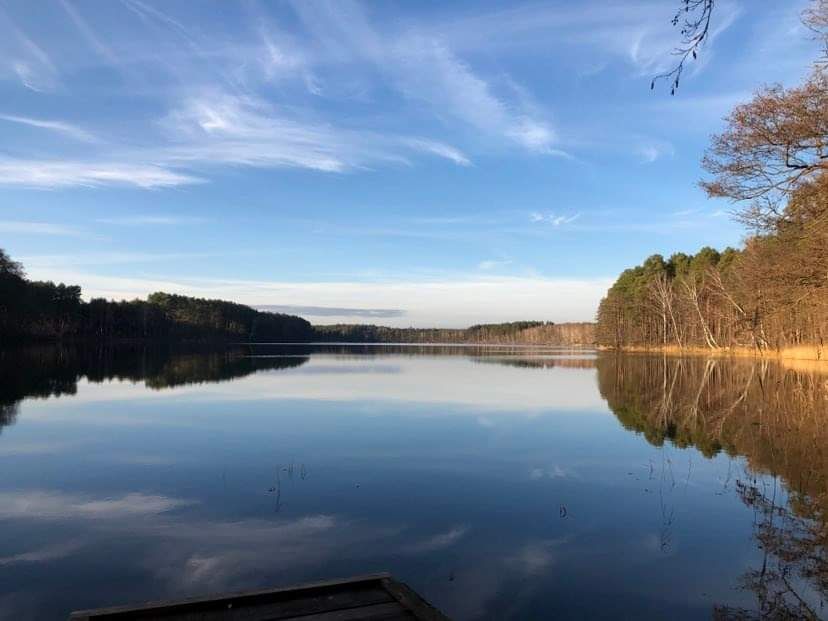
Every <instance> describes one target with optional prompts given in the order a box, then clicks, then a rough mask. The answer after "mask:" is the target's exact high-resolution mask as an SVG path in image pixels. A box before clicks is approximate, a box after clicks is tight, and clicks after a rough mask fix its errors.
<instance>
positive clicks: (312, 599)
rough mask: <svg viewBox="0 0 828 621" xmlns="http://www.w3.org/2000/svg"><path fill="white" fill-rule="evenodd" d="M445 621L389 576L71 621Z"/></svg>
mask: <svg viewBox="0 0 828 621" xmlns="http://www.w3.org/2000/svg"><path fill="white" fill-rule="evenodd" d="M400 619H408V620H409V621H411V620H412V619H414V620H416V619H423V620H424V621H447V617H445V616H444V615H443V614H442V613H440V612H439V611H438V610H437V609H435V608H433V607H432V606H431V605H430V604H428V603H427V602H426V601H425V600H423V599H422V598H421V597H420V596H419V595H417V594H416V593H415V592H414V591H412V590H411V589H410V588H408V587H407V586H406V585H404V584H402V583H400V582H397V581H396V580H394V579H393V578H392V577H391V576H390V575H389V574H374V575H371V576H363V577H359V578H350V579H347V580H334V581H328V582H317V583H313V584H305V585H298V586H293V587H288V588H279V589H269V590H264V591H249V592H244V593H231V594H226V595H222V596H218V597H209V598H190V599H186V600H181V601H177V602H150V603H147V604H142V605H139V606H119V607H115V608H100V609H97V610H85V611H78V612H73V613H72V615H71V617H70V621H150V620H158V621H298V620H301V621H356V620H361V621H396V620H400Z"/></svg>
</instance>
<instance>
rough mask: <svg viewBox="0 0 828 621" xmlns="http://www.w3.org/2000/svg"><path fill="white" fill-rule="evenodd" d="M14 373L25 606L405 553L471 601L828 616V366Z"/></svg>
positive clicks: (27, 356) (268, 351) (508, 358)
mask: <svg viewBox="0 0 828 621" xmlns="http://www.w3.org/2000/svg"><path fill="white" fill-rule="evenodd" d="M0 372H2V377H3V379H4V382H3V383H2V385H0V403H2V404H4V405H5V406H6V407H7V410H4V411H8V412H11V411H12V410H15V411H16V412H17V419H16V424H15V425H14V426H12V427H8V428H6V430H5V431H4V433H3V435H2V436H0V471H2V472H3V473H4V476H3V477H2V478H0V528H2V532H3V533H4V537H2V538H0V619H2V618H14V619H27V618H30V619H48V618H55V619H58V618H64V617H65V614H66V612H67V611H68V610H70V609H72V608H83V607H93V606H100V605H107V604H117V603H124V602H130V601H141V600H145V599H154V598H166V597H179V596H188V595H198V594H208V593H211V592H216V591H224V590H236V589H252V588H257V587H265V586H269V585H275V584H288V583H294V582H300V581H304V580H311V579H325V578H330V577H335V576H344V575H353V574H358V573H369V572H373V571H378V570H390V571H392V572H393V573H395V574H396V575H398V576H399V577H400V578H402V579H403V580H406V581H408V582H410V583H411V584H412V586H414V587H415V588H416V589H417V590H418V591H420V592H422V593H423V594H425V595H426V596H427V597H428V598H429V599H431V600H432V601H434V602H435V603H436V604H437V605H439V606H440V607H441V608H443V609H444V610H446V612H448V613H449V614H450V615H451V616H452V617H453V618H455V619H458V620H463V619H468V620H471V619H509V618H511V619H525V618H551V617H555V618H617V617H618V616H619V611H623V612H624V613H625V614H626V616H628V617H630V618H647V617H656V618H675V619H682V618H686V619H695V618H709V617H710V615H711V614H716V615H718V616H720V617H722V618H753V617H762V618H790V617H791V616H794V617H807V616H813V617H820V615H822V614H823V611H822V608H821V606H822V600H823V599H824V597H823V596H824V594H825V592H826V562H825V558H826V556H825V552H824V550H825V537H826V528H825V504H826V503H828V494H826V484H827V483H828V476H827V475H826V472H827V471H828V455H826V450H828V442H827V440H828V437H826V435H828V430H827V429H826V427H825V425H824V424H822V421H823V417H824V416H825V412H826V407H825V406H826V405H827V404H828V403H827V402H826V390H828V385H826V383H825V380H826V379H828V377H826V376H825V375H819V374H816V373H813V372H809V371H806V370H790V369H788V370H786V369H785V368H782V367H780V366H778V365H776V364H771V363H768V362H755V361H752V360H735V361H731V360H711V361H707V360H703V359H692V360H686V359H678V358H662V357H647V356H625V357H616V356H603V355H602V356H596V355H594V354H591V353H588V352H575V353H573V352H561V351H551V350H526V349H521V348H493V349H486V348H480V347H477V348H468V347H461V348H454V347H445V346H438V347H428V346H416V347H407V346H398V347H376V346H368V347H365V346H361V347H347V346H341V345H337V346H331V347H308V346H292V347H275V346H260V347H253V348H249V347H233V348H229V349H227V350H223V351H218V352H217V351H198V350H184V351H182V350H179V349H176V350H169V349H161V350H159V349H150V350H148V349H145V348H132V349H129V350H126V352H125V351H124V350H121V351H112V350H95V349H92V350H88V349H82V348H77V349H72V348H70V349H69V350H66V349H63V350H56V349H49V348H46V349H37V350H28V351H27V352H25V353H23V352H15V353H12V352H0ZM6 378H9V381H8V382H6V381H5V379H6ZM230 380H232V381H230ZM49 396H52V397H55V396H57V398H50V399H43V397H49ZM607 406H609V407H607ZM13 418H14V417H13V416H8V417H7V419H6V420H8V421H11V420H13ZM619 423H620V424H619ZM620 616H624V614H621V615H620Z"/></svg>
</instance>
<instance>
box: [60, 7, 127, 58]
mask: <svg viewBox="0 0 828 621" xmlns="http://www.w3.org/2000/svg"><path fill="white" fill-rule="evenodd" d="M60 6H61V7H63V10H64V11H66V14H67V15H68V16H69V19H70V20H72V23H73V24H75V27H76V28H77V29H78V31H79V32H80V33H81V35H82V36H83V38H84V39H85V40H86V42H87V43H88V44H89V46H90V47H91V48H92V49H94V50H95V51H96V52H97V53H98V54H100V55H101V56H102V57H103V58H104V59H106V60H107V61H108V62H109V63H112V64H115V63H117V58H116V57H115V54H114V53H113V52H112V50H111V49H110V48H109V47H108V46H107V45H105V44H104V43H103V42H102V41H101V39H100V38H99V37H98V35H97V34H96V33H95V31H94V30H92V27H91V26H90V25H89V24H88V23H87V21H86V20H85V19H84V18H83V16H81V14H80V12H79V11H78V9H77V8H76V7H74V6H72V5H71V4H70V3H69V2H67V1H66V0H60Z"/></svg>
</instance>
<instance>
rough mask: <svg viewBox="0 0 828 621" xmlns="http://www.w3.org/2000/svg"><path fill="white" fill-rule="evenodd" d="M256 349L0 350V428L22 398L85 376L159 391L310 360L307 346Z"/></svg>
mask: <svg viewBox="0 0 828 621" xmlns="http://www.w3.org/2000/svg"><path fill="white" fill-rule="evenodd" d="M259 351H260V348H256V347H250V346H248V347H231V348H227V349H224V348H222V349H221V350H220V351H216V350H215V349H208V348H198V347H190V348H184V347H176V348H171V347H164V346H156V347H146V346H133V347H129V346H118V347H88V346H81V345H78V346H74V347H71V346H60V347H58V346H42V347H28V348H17V349H7V350H4V349H0V377H2V378H3V382H2V384H0V431H2V428H3V426H5V425H10V424H12V423H14V421H15V420H16V418H17V413H18V404H19V403H20V401H22V400H23V399H24V398H26V397H29V398H39V399H45V398H48V397H59V396H61V395H74V394H76V393H77V387H78V382H79V381H80V380H81V379H82V378H83V379H86V380H87V381H89V382H93V383H100V382H105V381H111V380H119V381H131V382H143V383H144V385H145V386H146V387H147V388H151V389H153V390H162V389H165V388H174V387H176V386H184V385H188V384H202V383H205V382H210V383H215V382H222V381H228V380H232V379H235V378H239V377H244V376H247V375H250V374H252V373H256V372H257V371H263V370H272V369H289V368H293V367H298V366H300V365H302V364H304V363H305V362H307V361H308V360H309V356H308V352H309V350H308V348H295V349H292V350H291V351H290V352H289V353H283V354H260V353H259Z"/></svg>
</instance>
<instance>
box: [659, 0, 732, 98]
mask: <svg viewBox="0 0 828 621" xmlns="http://www.w3.org/2000/svg"><path fill="white" fill-rule="evenodd" d="M715 5H716V0H681V4H680V6H679V9H678V11H676V14H675V15H674V16H673V26H679V25H681V43H679V45H678V46H677V47H676V48H675V49H674V50H673V55H674V56H676V57H677V58H678V61H677V62H676V64H675V66H674V67H673V68H672V69H671V70H670V71H666V72H664V73H662V74H660V75H657V76H656V77H654V78H653V81H652V82H651V83H650V89H654V88H655V85H656V82H658V81H659V80H665V81H667V82H669V84H670V94H671V95H675V94H676V90H677V89H678V87H679V82H680V81H681V74H682V72H683V71H684V66H685V64H686V63H687V61H688V60H690V59H691V58H692V59H694V60H695V59H696V58H697V57H698V55H699V49H700V48H701V47H702V45H703V44H704V42H705V41H707V39H708V38H709V36H710V20H711V18H712V17H713V8H714V7H715Z"/></svg>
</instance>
